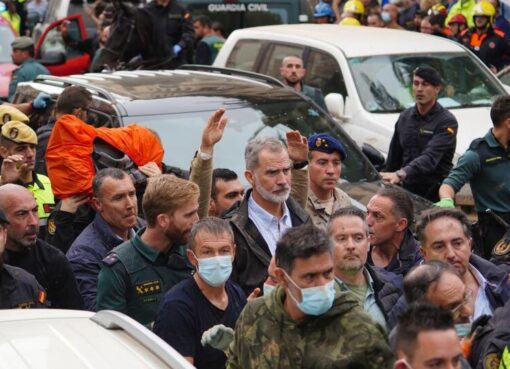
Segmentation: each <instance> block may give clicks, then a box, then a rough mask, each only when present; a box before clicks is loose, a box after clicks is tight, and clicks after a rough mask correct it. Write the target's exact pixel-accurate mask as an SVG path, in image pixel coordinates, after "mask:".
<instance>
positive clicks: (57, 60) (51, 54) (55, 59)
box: [38, 50, 66, 65]
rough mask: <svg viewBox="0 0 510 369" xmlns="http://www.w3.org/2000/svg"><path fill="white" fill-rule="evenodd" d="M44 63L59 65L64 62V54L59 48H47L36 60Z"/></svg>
mask: <svg viewBox="0 0 510 369" xmlns="http://www.w3.org/2000/svg"><path fill="white" fill-rule="evenodd" d="M38 61H39V62H40V63H41V64H44V65H59V64H64V63H65V62H66V54H65V53H64V52H63V51H61V50H49V51H47V52H46V53H44V58H42V59H41V60H38Z"/></svg>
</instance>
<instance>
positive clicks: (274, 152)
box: [226, 132, 311, 295]
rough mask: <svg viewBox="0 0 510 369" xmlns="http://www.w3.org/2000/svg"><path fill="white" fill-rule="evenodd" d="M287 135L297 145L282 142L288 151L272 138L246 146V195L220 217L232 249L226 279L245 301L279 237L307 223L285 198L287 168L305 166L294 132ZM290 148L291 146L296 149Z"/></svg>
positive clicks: (304, 147) (304, 149) (303, 147)
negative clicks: (229, 231) (230, 233)
mask: <svg viewBox="0 0 510 369" xmlns="http://www.w3.org/2000/svg"><path fill="white" fill-rule="evenodd" d="M289 133H290V134H291V135H292V134H295V135H298V136H299V138H298V139H297V140H291V139H290V138H288V141H289V151H287V149H286V148H285V146H284V145H283V143H282V142H281V141H280V140H278V139H276V138H268V137H264V138H255V139H253V140H251V141H250V142H249V143H248V145H247V147H246V150H245V160H246V172H245V176H246V179H247V180H248V182H250V184H251V185H252V189H251V190H249V191H248V192H247V193H246V195H245V197H244V199H243V200H242V201H241V202H240V203H238V204H237V206H236V207H234V208H233V209H232V210H231V211H230V212H228V213H227V214H226V217H227V218H230V223H231V225H232V229H233V231H234V238H235V243H236V246H237V249H236V258H235V260H234V271H233V273H232V278H233V279H234V281H236V282H237V283H238V284H239V285H240V286H241V288H243V290H244V292H245V293H246V295H250V294H251V292H253V289H254V288H262V285H263V283H264V281H265V280H266V278H267V268H268V266H269V262H270V260H271V256H272V255H274V252H275V249H276V243H277V242H278V240H279V239H280V238H281V236H282V235H283V234H284V233H285V232H286V231H287V230H288V229H289V228H292V227H295V226H298V225H301V224H304V223H310V222H311V220H310V217H309V216H308V214H307V213H306V212H305V210H303V208H302V207H301V206H299V204H298V203H297V202H296V201H295V200H294V199H292V198H290V197H289V195H290V190H291V175H290V173H291V168H292V167H293V165H294V167H295V166H296V165H297V164H301V163H302V162H303V161H306V158H307V155H308V144H307V141H306V138H301V135H300V134H299V132H289ZM287 137H289V134H287ZM291 142H294V143H297V148H296V147H293V145H291ZM293 162H294V164H293Z"/></svg>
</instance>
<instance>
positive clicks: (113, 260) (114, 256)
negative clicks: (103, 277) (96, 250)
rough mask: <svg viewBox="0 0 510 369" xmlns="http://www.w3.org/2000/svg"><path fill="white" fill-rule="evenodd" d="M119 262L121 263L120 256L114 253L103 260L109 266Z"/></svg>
mask: <svg viewBox="0 0 510 369" xmlns="http://www.w3.org/2000/svg"><path fill="white" fill-rule="evenodd" d="M117 261H119V256H118V255H117V254H114V253H112V254H108V255H106V257H105V258H104V259H103V264H104V265H107V266H112V265H113V264H115V263H116V262H117Z"/></svg>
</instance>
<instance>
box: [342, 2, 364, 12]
mask: <svg viewBox="0 0 510 369" xmlns="http://www.w3.org/2000/svg"><path fill="white" fill-rule="evenodd" d="M344 12H348V13H353V14H361V15H364V14H365V7H364V6H363V3H362V2H361V1H359V0H349V1H347V2H346V3H345V5H344Z"/></svg>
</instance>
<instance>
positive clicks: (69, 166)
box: [46, 115, 164, 199]
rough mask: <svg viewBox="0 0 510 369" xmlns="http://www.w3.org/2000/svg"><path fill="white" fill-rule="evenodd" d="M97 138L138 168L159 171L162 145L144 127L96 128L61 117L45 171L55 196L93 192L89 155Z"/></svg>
mask: <svg viewBox="0 0 510 369" xmlns="http://www.w3.org/2000/svg"><path fill="white" fill-rule="evenodd" d="M96 137H98V138H101V139H102V140H104V141H106V142H108V143H109V144H110V145H112V146H113V147H115V148H117V149H118V150H120V151H122V152H123V153H125V154H126V155H128V156H129V157H130V158H131V160H133V162H134V163H135V164H136V165H138V166H142V165H145V164H147V163H149V162H155V163H156V164H157V165H158V166H159V167H160V168H161V162H162V160H163V153H164V150H163V146H162V145H161V142H160V141H159V139H158V138H157V137H156V135H155V134H154V133H152V132H151V131H150V130H148V129H147V128H145V127H142V126H139V125H137V124H131V125H129V126H127V127H122V128H105V127H100V128H95V127H92V126H91V125H88V124H87V123H85V122H83V121H82V120H80V119H79V118H77V117H75V116H74V115H64V116H62V117H61V118H60V119H59V120H58V121H57V122H56V123H55V127H54V128H53V131H52V133H51V137H50V140H49V142H48V148H47V149H46V168H47V169H48V176H49V177H50V180H51V187H52V189H53V193H54V194H55V196H58V197H59V198H61V199H63V198H66V197H70V196H73V195H76V194H80V193H87V194H89V195H90V194H91V193H92V179H93V178H94V175H95V174H96V170H95V167H94V163H93V161H92V152H93V143H94V139H95V138H96Z"/></svg>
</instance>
